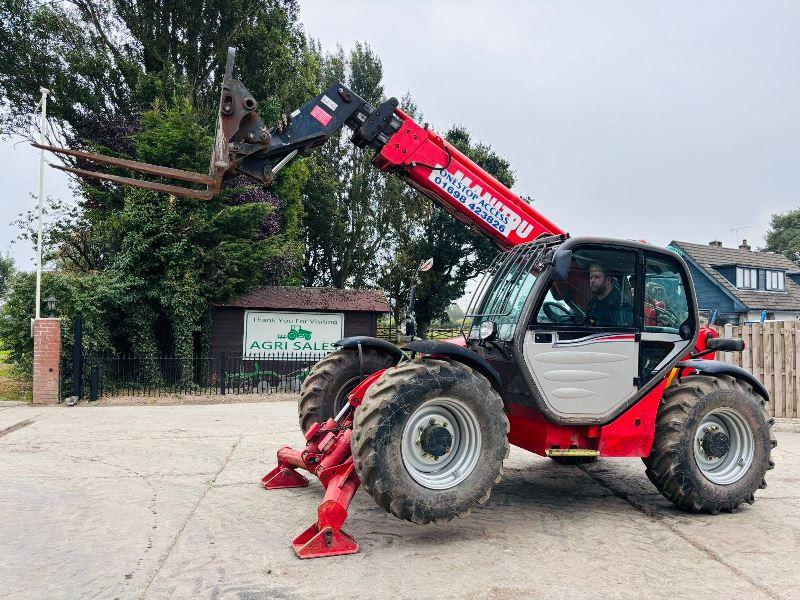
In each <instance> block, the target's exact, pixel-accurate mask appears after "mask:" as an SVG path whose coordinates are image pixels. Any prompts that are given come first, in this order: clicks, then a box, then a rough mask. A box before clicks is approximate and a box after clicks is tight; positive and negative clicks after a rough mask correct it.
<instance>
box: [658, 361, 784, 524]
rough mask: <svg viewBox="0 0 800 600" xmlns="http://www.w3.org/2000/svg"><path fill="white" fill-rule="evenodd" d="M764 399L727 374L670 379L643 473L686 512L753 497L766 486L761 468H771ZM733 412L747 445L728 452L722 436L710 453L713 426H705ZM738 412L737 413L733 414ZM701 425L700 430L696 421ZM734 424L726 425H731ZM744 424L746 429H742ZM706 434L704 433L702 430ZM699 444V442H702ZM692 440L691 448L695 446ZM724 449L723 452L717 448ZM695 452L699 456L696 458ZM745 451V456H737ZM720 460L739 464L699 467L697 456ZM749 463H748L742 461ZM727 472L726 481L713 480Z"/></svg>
mask: <svg viewBox="0 0 800 600" xmlns="http://www.w3.org/2000/svg"><path fill="white" fill-rule="evenodd" d="M765 406H766V401H765V400H764V398H762V397H761V396H760V395H758V394H756V393H755V392H754V391H753V389H752V388H751V387H750V385H748V384H747V383H746V382H744V381H742V380H740V379H735V378H733V377H730V376H728V375H716V376H710V375H690V376H688V377H684V378H682V379H681V380H680V381H679V382H678V383H677V384H673V385H672V386H671V387H669V388H668V389H667V390H666V392H665V393H664V399H663V400H662V403H661V406H660V408H659V411H658V415H657V417H656V433H655V439H654V441H653V448H652V451H651V452H650V456H648V457H646V458H644V459H642V460H643V461H644V464H645V465H646V466H647V471H646V472H647V477H648V478H649V479H650V481H652V482H653V484H654V485H655V486H656V488H657V489H658V491H659V492H661V494H662V495H663V496H664V497H665V498H667V499H668V500H670V501H671V502H673V503H674V504H675V505H677V506H678V507H680V508H682V509H684V510H687V511H691V512H710V513H714V514H716V513H718V512H720V511H723V510H724V511H731V512H733V511H734V510H736V508H737V507H738V506H739V505H740V504H742V503H745V502H746V503H748V504H752V503H753V502H755V492H756V491H757V490H758V489H763V488H765V487H766V486H767V482H766V480H765V479H764V476H765V474H766V472H767V471H768V470H770V469H772V468H774V466H775V463H773V462H772V460H771V452H772V449H773V448H774V447H775V446H776V445H777V442H776V440H775V436H774V434H773V433H772V430H771V427H772V424H773V422H774V419H772V418H771V417H770V416H769V414H768V413H767V410H766V408H765ZM726 414H727V415H729V417H727V418H730V415H733V416H734V417H735V418H734V423H736V422H738V423H739V426H738V429H739V431H740V432H741V433H739V434H736V435H739V436H740V437H741V438H742V439H743V440H745V442H743V443H740V444H741V446H742V447H745V446H744V445H745V444H746V443H747V442H746V440H748V439H749V440H750V442H749V443H751V444H752V451H747V452H745V451H742V452H741V453H737V454H731V456H730V460H728V453H732V452H734V447H735V445H734V444H732V443H731V440H732V439H733V437H734V433H733V432H731V438H730V439H729V440H728V444H729V446H728V449H727V450H725V441H724V437H723V438H722V445H721V446H719V447H718V448H719V449H718V450H717V453H718V454H719V455H720V456H715V455H714V453H713V452H714V451H713V450H712V448H714V446H710V445H708V444H712V443H715V441H714V438H713V436H714V435H715V433H716V431H715V429H714V428H715V427H716V426H713V425H712V427H711V428H709V427H707V426H708V424H709V423H710V422H712V421H713V419H714V418H716V417H717V416H718V415H722V416H723V417H725V415H726ZM736 415H738V416H736ZM701 426H702V430H701V429H700V427H701ZM733 428H734V427H732V429H733ZM748 429H749V430H748ZM704 432H705V435H707V436H712V437H708V438H706V437H705V436H704V435H703V434H704ZM704 444H705V445H704ZM695 446H697V449H695ZM723 453H724V454H723ZM698 454H699V456H700V458H698ZM745 454H746V455H747V456H749V457H751V459H748V461H747V462H745V460H744V459H739V460H738V461H737V457H739V456H744V455H745ZM709 458H710V459H711V460H716V461H720V462H719V466H720V467H723V466H724V464H723V462H724V461H728V464H729V465H741V466H740V467H739V468H741V469H744V470H743V471H737V470H736V468H735V467H733V466H731V467H729V468H728V469H727V470H726V471H720V473H719V474H715V473H714V472H713V468H714V466H713V464H712V465H711V469H712V470H709V463H706V466H705V468H706V472H705V473H704V470H703V469H702V468H701V466H700V465H701V464H702V461H703V460H707V459H709ZM748 463H749V464H748ZM725 472H727V473H730V475H728V476H727V477H728V479H730V482H724V481H723V482H720V481H717V482H715V481H713V480H712V479H713V478H720V477H722V476H723V474H724V473H725Z"/></svg>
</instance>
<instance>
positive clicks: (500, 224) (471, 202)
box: [430, 175, 508, 235]
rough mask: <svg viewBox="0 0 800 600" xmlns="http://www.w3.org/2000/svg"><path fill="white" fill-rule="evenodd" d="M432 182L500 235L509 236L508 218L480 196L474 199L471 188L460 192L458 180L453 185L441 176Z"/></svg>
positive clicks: (437, 176) (434, 177)
mask: <svg viewBox="0 0 800 600" xmlns="http://www.w3.org/2000/svg"><path fill="white" fill-rule="evenodd" d="M430 180H431V181H433V183H435V184H436V185H438V186H439V187H440V188H442V190H444V191H445V192H446V193H447V195H448V196H450V197H451V198H454V199H455V200H458V201H459V202H460V203H461V204H463V205H464V206H466V207H467V208H468V209H469V210H471V211H472V212H473V213H475V214H476V215H477V216H478V217H480V218H481V219H483V220H484V221H485V222H486V223H487V224H489V225H491V226H492V227H494V228H495V229H496V230H497V231H499V232H500V233H502V234H504V235H507V234H506V226H507V225H508V216H506V215H504V214H502V213H501V212H499V211H498V210H497V209H496V208H494V207H493V206H491V205H489V204H487V203H486V202H485V201H484V200H483V199H482V198H481V197H480V196H478V197H474V196H475V195H474V193H473V192H472V190H470V189H469V188H463V191H462V190H459V189H458V188H459V187H462V186H460V185H459V184H460V182H458V180H456V181H457V183H456V185H453V184H451V183H449V182H448V181H446V180H445V179H444V178H443V177H441V176H440V175H435V176H433V177H431V178H430ZM468 194H469V195H468ZM470 196H473V197H470ZM489 212H492V213H494V215H496V216H493V215H492V214H489Z"/></svg>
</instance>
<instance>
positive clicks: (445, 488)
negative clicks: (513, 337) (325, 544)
mask: <svg viewBox="0 0 800 600" xmlns="http://www.w3.org/2000/svg"><path fill="white" fill-rule="evenodd" d="M508 428H509V425H508V419H507V418H506V415H505V412H504V411H503V401H502V400H501V399H500V396H499V395H498V394H497V392H496V391H495V390H494V389H493V388H492V386H491V384H490V383H489V381H488V380H487V379H486V378H485V377H484V376H483V375H481V374H479V373H477V372H475V371H473V370H472V369H470V368H469V367H468V366H466V365H463V364H461V363H457V362H450V361H447V360H438V359H431V358H423V359H417V360H412V361H408V362H405V363H401V364H400V365H399V366H397V367H395V368H393V369H390V370H388V371H387V372H386V373H384V374H383V375H382V376H381V377H380V379H379V380H378V381H376V382H375V383H374V384H373V385H372V386H371V387H370V389H369V390H368V391H367V394H366V396H365V397H364V400H363V402H362V404H361V405H360V406H359V407H358V409H357V410H356V414H355V422H354V424H353V438H352V442H351V448H352V451H353V460H354V463H355V468H356V472H357V473H358V476H359V477H360V479H361V482H362V484H363V486H364V489H365V490H366V491H367V492H368V493H369V494H370V495H371V496H372V497H373V499H374V500H375V502H377V503H378V505H379V506H382V507H383V508H384V509H386V510H387V511H388V512H391V513H392V514H393V515H395V516H396V517H398V518H400V519H405V520H407V521H412V522H413V523H431V522H436V521H449V520H451V519H453V518H454V517H464V516H466V515H467V514H468V513H469V512H470V510H471V509H472V508H473V507H475V506H476V505H478V504H484V503H485V502H486V501H487V500H488V499H489V494H490V493H491V490H492V487H493V486H494V484H495V483H498V482H499V481H500V479H501V478H502V475H503V460H504V459H505V458H506V457H507V456H508V451H509V444H508Z"/></svg>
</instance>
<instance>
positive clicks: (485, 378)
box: [37, 49, 775, 558]
mask: <svg viewBox="0 0 800 600" xmlns="http://www.w3.org/2000/svg"><path fill="white" fill-rule="evenodd" d="M233 63H234V51H233V49H229V51H228V60H227V63H226V68H225V74H224V78H223V83H222V91H221V94H220V104H219V112H218V118H217V135H216V138H215V142H214V149H213V152H212V158H211V164H210V168H209V173H208V174H200V173H191V172H187V171H181V170H178V169H171V168H167V167H161V166H156V165H149V164H145V163H139V162H136V161H131V160H127V159H120V158H114V157H107V156H100V155H95V154H91V153H88V152H82V151H74V150H69V149H63V148H54V147H50V146H38V145H37V147H42V148H45V149H47V150H51V151H53V152H56V153H59V154H61V155H64V156H66V157H69V158H71V159H75V160H76V161H78V164H79V165H84V166H85V164H86V163H91V162H94V163H98V164H101V165H108V166H111V167H117V168H122V169H128V170H131V171H135V172H139V173H141V174H144V175H146V176H149V177H151V178H156V180H152V179H136V178H133V177H122V176H119V175H112V174H107V173H100V172H96V171H90V170H87V169H85V168H83V166H81V167H71V166H70V167H66V166H58V167H57V168H60V169H63V170H66V171H69V172H71V173H74V174H76V175H78V176H80V177H94V178H99V179H103V180H107V181H111V182H113V183H118V184H123V185H129V186H134V187H138V188H144V189H148V190H153V191H157V192H163V193H167V194H173V195H176V196H185V197H189V198H195V199H199V200H210V199H212V198H213V197H214V196H216V195H217V194H218V193H219V191H220V189H221V188H222V184H223V181H224V179H225V178H226V177H228V176H229V175H232V174H244V175H247V176H249V177H250V178H252V179H255V180H257V181H260V182H262V183H264V184H269V183H271V182H272V181H273V179H274V177H275V175H276V174H277V173H278V172H279V171H280V169H281V168H283V167H284V166H285V165H286V164H288V162H289V161H291V160H292V159H293V158H294V157H296V156H297V155H299V154H303V153H305V152H307V151H309V150H310V149H312V148H314V147H316V146H319V145H321V144H323V143H325V141H327V140H328V139H329V138H330V137H331V135H333V134H334V133H336V132H337V131H339V130H340V129H341V128H342V127H344V126H347V127H349V128H350V129H351V130H352V131H353V136H352V138H351V141H352V142H353V143H354V144H355V145H356V146H358V147H360V148H371V149H372V150H374V152H375V155H374V158H373V161H372V162H373V165H374V166H375V167H376V168H378V169H380V170H382V171H386V172H389V173H392V174H394V175H396V176H398V177H400V178H402V179H403V180H404V181H406V182H407V183H408V184H409V185H411V186H412V187H414V188H415V189H417V190H418V191H420V192H421V193H423V194H424V195H425V196H427V197H428V198H430V199H431V200H433V201H434V202H436V203H437V204H439V205H440V206H441V207H442V208H444V209H445V210H447V211H449V212H450V213H451V214H452V215H454V216H455V217H456V218H457V219H459V220H460V221H462V222H463V223H465V224H466V225H467V226H469V227H471V228H473V229H474V230H476V231H477V232H479V233H481V234H483V235H485V236H487V237H489V238H490V239H491V240H492V241H493V242H494V243H495V244H496V245H497V246H498V248H499V249H500V250H502V252H501V253H500V256H499V257H498V259H497V261H496V262H495V263H494V264H493V265H490V266H488V268H487V275H486V277H485V278H484V280H483V281H482V283H481V284H480V285H479V287H478V290H477V292H476V293H475V296H474V300H473V303H472V306H471V307H470V310H468V311H467V312H468V314H467V319H469V321H467V320H465V324H466V327H465V329H464V330H463V331H462V333H463V340H461V341H460V343H448V342H440V341H414V342H412V343H410V344H408V345H406V346H405V347H404V348H403V349H400V348H398V347H397V346H394V345H393V344H390V343H388V342H385V341H382V340H377V339H374V338H368V337H356V338H347V339H344V340H341V341H340V342H339V343H338V346H339V349H338V350H337V351H336V352H333V353H332V354H330V355H328V356H327V357H326V358H324V359H323V360H321V361H320V362H318V363H317V364H316V365H315V366H314V367H313V368H312V370H311V372H310V373H309V375H308V377H307V378H306V379H305V381H304V384H303V390H302V394H301V399H300V403H299V417H300V425H301V428H302V429H303V433H304V434H305V437H306V446H305V448H304V449H302V450H293V449H291V448H289V447H285V448H281V450H279V451H278V457H277V458H278V465H277V466H276V468H275V469H273V470H272V471H270V472H269V473H268V474H267V475H265V476H264V477H263V479H262V484H263V486H264V487H265V488H266V489H268V490H273V489H281V488H292V487H302V486H306V485H308V479H306V477H304V476H303V475H302V474H300V473H299V472H298V469H302V470H305V471H308V472H309V473H313V474H314V475H315V476H316V477H318V478H319V480H320V481H321V483H322V485H323V486H324V487H325V497H324V500H323V502H322V503H321V504H320V505H319V508H318V516H317V520H316V521H315V523H313V524H312V525H311V526H310V527H309V528H308V529H306V530H305V531H304V532H303V533H302V534H300V535H299V536H298V537H297V538H296V539H295V540H294V542H293V547H294V549H295V551H296V552H297V554H298V556H300V557H301V558H316V557H323V556H334V555H339V554H351V553H354V552H357V551H358V550H359V547H358V543H357V542H356V541H355V539H354V538H353V537H352V536H351V535H349V534H347V533H345V532H344V531H343V530H342V526H343V525H344V523H345V520H346V519H347V515H348V510H349V506H350V502H351V500H352V498H353V496H354V494H355V493H356V491H357V490H358V488H359V487H363V488H364V490H365V491H366V492H367V493H369V494H370V495H371V496H372V497H373V499H374V500H375V501H376V503H377V504H378V505H380V506H382V507H383V508H385V509H386V510H387V511H389V512H391V513H392V514H394V515H395V516H397V517H399V518H402V519H406V520H409V521H412V522H414V523H420V524H424V523H431V522H437V521H448V520H450V519H453V518H454V517H463V516H466V515H467V514H468V513H469V511H470V510H471V509H472V508H474V507H475V506H476V505H479V504H483V503H485V502H486V501H487V500H488V499H489V496H490V493H491V490H492V487H493V486H494V484H495V483H497V482H498V481H500V479H501V477H502V472H503V459H504V458H505V457H506V456H507V454H508V449H509V444H513V445H515V446H518V447H520V448H523V449H526V450H529V451H531V452H535V453H537V454H540V455H542V456H547V457H550V458H551V459H552V460H554V461H556V462H559V463H570V464H577V463H580V462H586V461H591V460H595V459H597V458H598V457H609V456H628V457H640V458H642V460H643V461H644V463H645V466H646V474H647V476H648V478H649V479H650V480H651V481H652V482H653V484H654V485H655V486H656V488H657V489H658V490H659V492H661V494H662V495H664V496H665V497H666V498H667V499H669V500H670V501H671V502H673V503H674V504H676V505H677V506H679V507H680V508H683V509H685V510H689V511H707V512H712V513H716V512H719V511H721V510H730V511H733V510H735V509H736V508H737V507H738V506H739V505H740V504H742V503H752V502H753V501H754V500H755V492H756V491H757V490H758V489H760V488H763V487H765V486H766V480H765V479H764V476H765V474H766V472H767V471H768V470H769V469H771V468H773V466H774V463H773V462H772V460H771V450H772V448H773V447H774V446H775V438H774V436H773V435H772V433H771V431H770V428H771V426H772V419H770V418H769V415H768V413H767V411H766V408H765V406H766V402H767V401H768V400H769V398H768V395H767V391H766V389H765V388H764V386H763V385H762V384H761V383H760V382H759V381H758V380H757V379H756V378H755V377H754V376H753V375H752V374H750V373H748V372H746V371H744V370H743V369H740V368H738V367H735V366H732V365H729V364H725V363H721V362H718V361H715V360H713V357H714V353H715V352H716V351H727V352H732V351H741V350H742V349H743V344H742V343H741V340H725V339H721V338H718V337H717V336H716V333H715V332H714V331H713V330H711V329H708V328H703V327H700V323H699V316H698V311H697V303H696V300H695V295H694V288H693V285H692V281H691V278H690V276H689V271H688V267H687V266H686V264H685V263H684V262H683V260H682V259H681V258H680V257H679V256H678V255H677V254H675V253H673V252H671V251H669V250H666V249H662V248H657V247H655V246H651V245H649V244H645V243H640V242H631V241H626V240H615V239H610V238H570V237H569V236H568V235H567V234H566V233H565V232H564V231H563V230H562V229H561V228H559V227H558V226H557V225H555V224H554V223H552V222H551V221H550V220H549V219H547V218H546V217H545V216H544V215H542V214H541V213H539V212H538V211H537V210H535V209H534V208H533V207H532V206H531V205H530V204H529V203H527V202H525V201H524V200H522V199H521V198H520V197H519V196H518V195H516V194H515V193H514V192H512V191H511V190H509V189H508V188H507V187H506V186H504V185H503V184H502V183H500V182H499V181H497V180H496V179H495V178H494V177H492V176H491V175H490V174H489V173H487V172H486V171H485V170H484V169H482V168H481V167H480V166H478V165H477V164H476V163H474V162H473V161H472V160H470V159H469V158H468V157H467V156H465V155H464V154H462V153H461V152H459V151H458V150H457V149H456V148H454V147H453V146H452V145H450V144H449V143H448V142H447V141H445V140H444V139H442V137H441V136H439V135H437V134H436V133H435V132H433V131H432V130H431V129H429V128H428V126H427V124H426V125H419V124H417V123H415V122H414V120H413V119H411V118H410V117H409V116H408V115H407V114H406V113H404V112H403V111H402V110H401V109H400V108H399V107H398V102H397V100H396V99H395V98H390V99H388V100H386V101H385V102H382V103H381V104H380V105H379V106H377V107H373V106H371V105H370V104H369V103H368V102H366V101H365V100H364V99H362V98H360V97H359V96H358V95H357V94H355V93H354V92H353V91H352V90H350V89H348V88H347V87H346V86H345V85H343V84H334V85H332V86H330V87H329V88H328V89H327V90H325V91H324V92H323V93H322V94H320V95H318V96H317V97H315V98H313V99H312V100H310V101H309V102H307V103H306V104H304V105H303V106H301V107H300V108H298V109H297V110H295V111H294V112H292V113H291V114H286V115H283V116H281V118H280V120H279V122H278V123H277V124H276V125H275V126H274V127H271V128H268V127H267V126H266V125H265V124H264V122H263V121H262V119H261V117H260V116H259V114H258V112H257V109H258V103H257V101H256V100H255V99H254V98H253V96H252V95H251V94H250V92H249V91H248V90H247V88H246V87H245V86H244V85H243V84H242V83H241V82H240V81H238V80H236V79H234V78H233ZM165 179H171V180H175V181H180V182H183V183H184V184H188V185H175V184H174V183H165V182H164V180H165ZM198 186H199V187H198ZM293 331H294V330H293ZM294 335H295V337H297V336H301V335H302V336H303V337H306V336H308V337H310V335H311V334H310V332H308V331H305V330H302V329H299V330H297V331H296V332H295V333H294ZM306 339H308V338H307V337H306Z"/></svg>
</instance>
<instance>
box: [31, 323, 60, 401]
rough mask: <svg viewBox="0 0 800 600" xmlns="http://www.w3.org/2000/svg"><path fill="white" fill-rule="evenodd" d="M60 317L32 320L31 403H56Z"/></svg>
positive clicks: (58, 382) (58, 378) (58, 375)
mask: <svg viewBox="0 0 800 600" xmlns="http://www.w3.org/2000/svg"><path fill="white" fill-rule="evenodd" d="M60 367H61V319H58V318H54V317H49V318H43V319H42V318H40V319H34V321H33V403H34V404H58V402H59V400H60V398H59V387H60V383H61V369H60Z"/></svg>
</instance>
